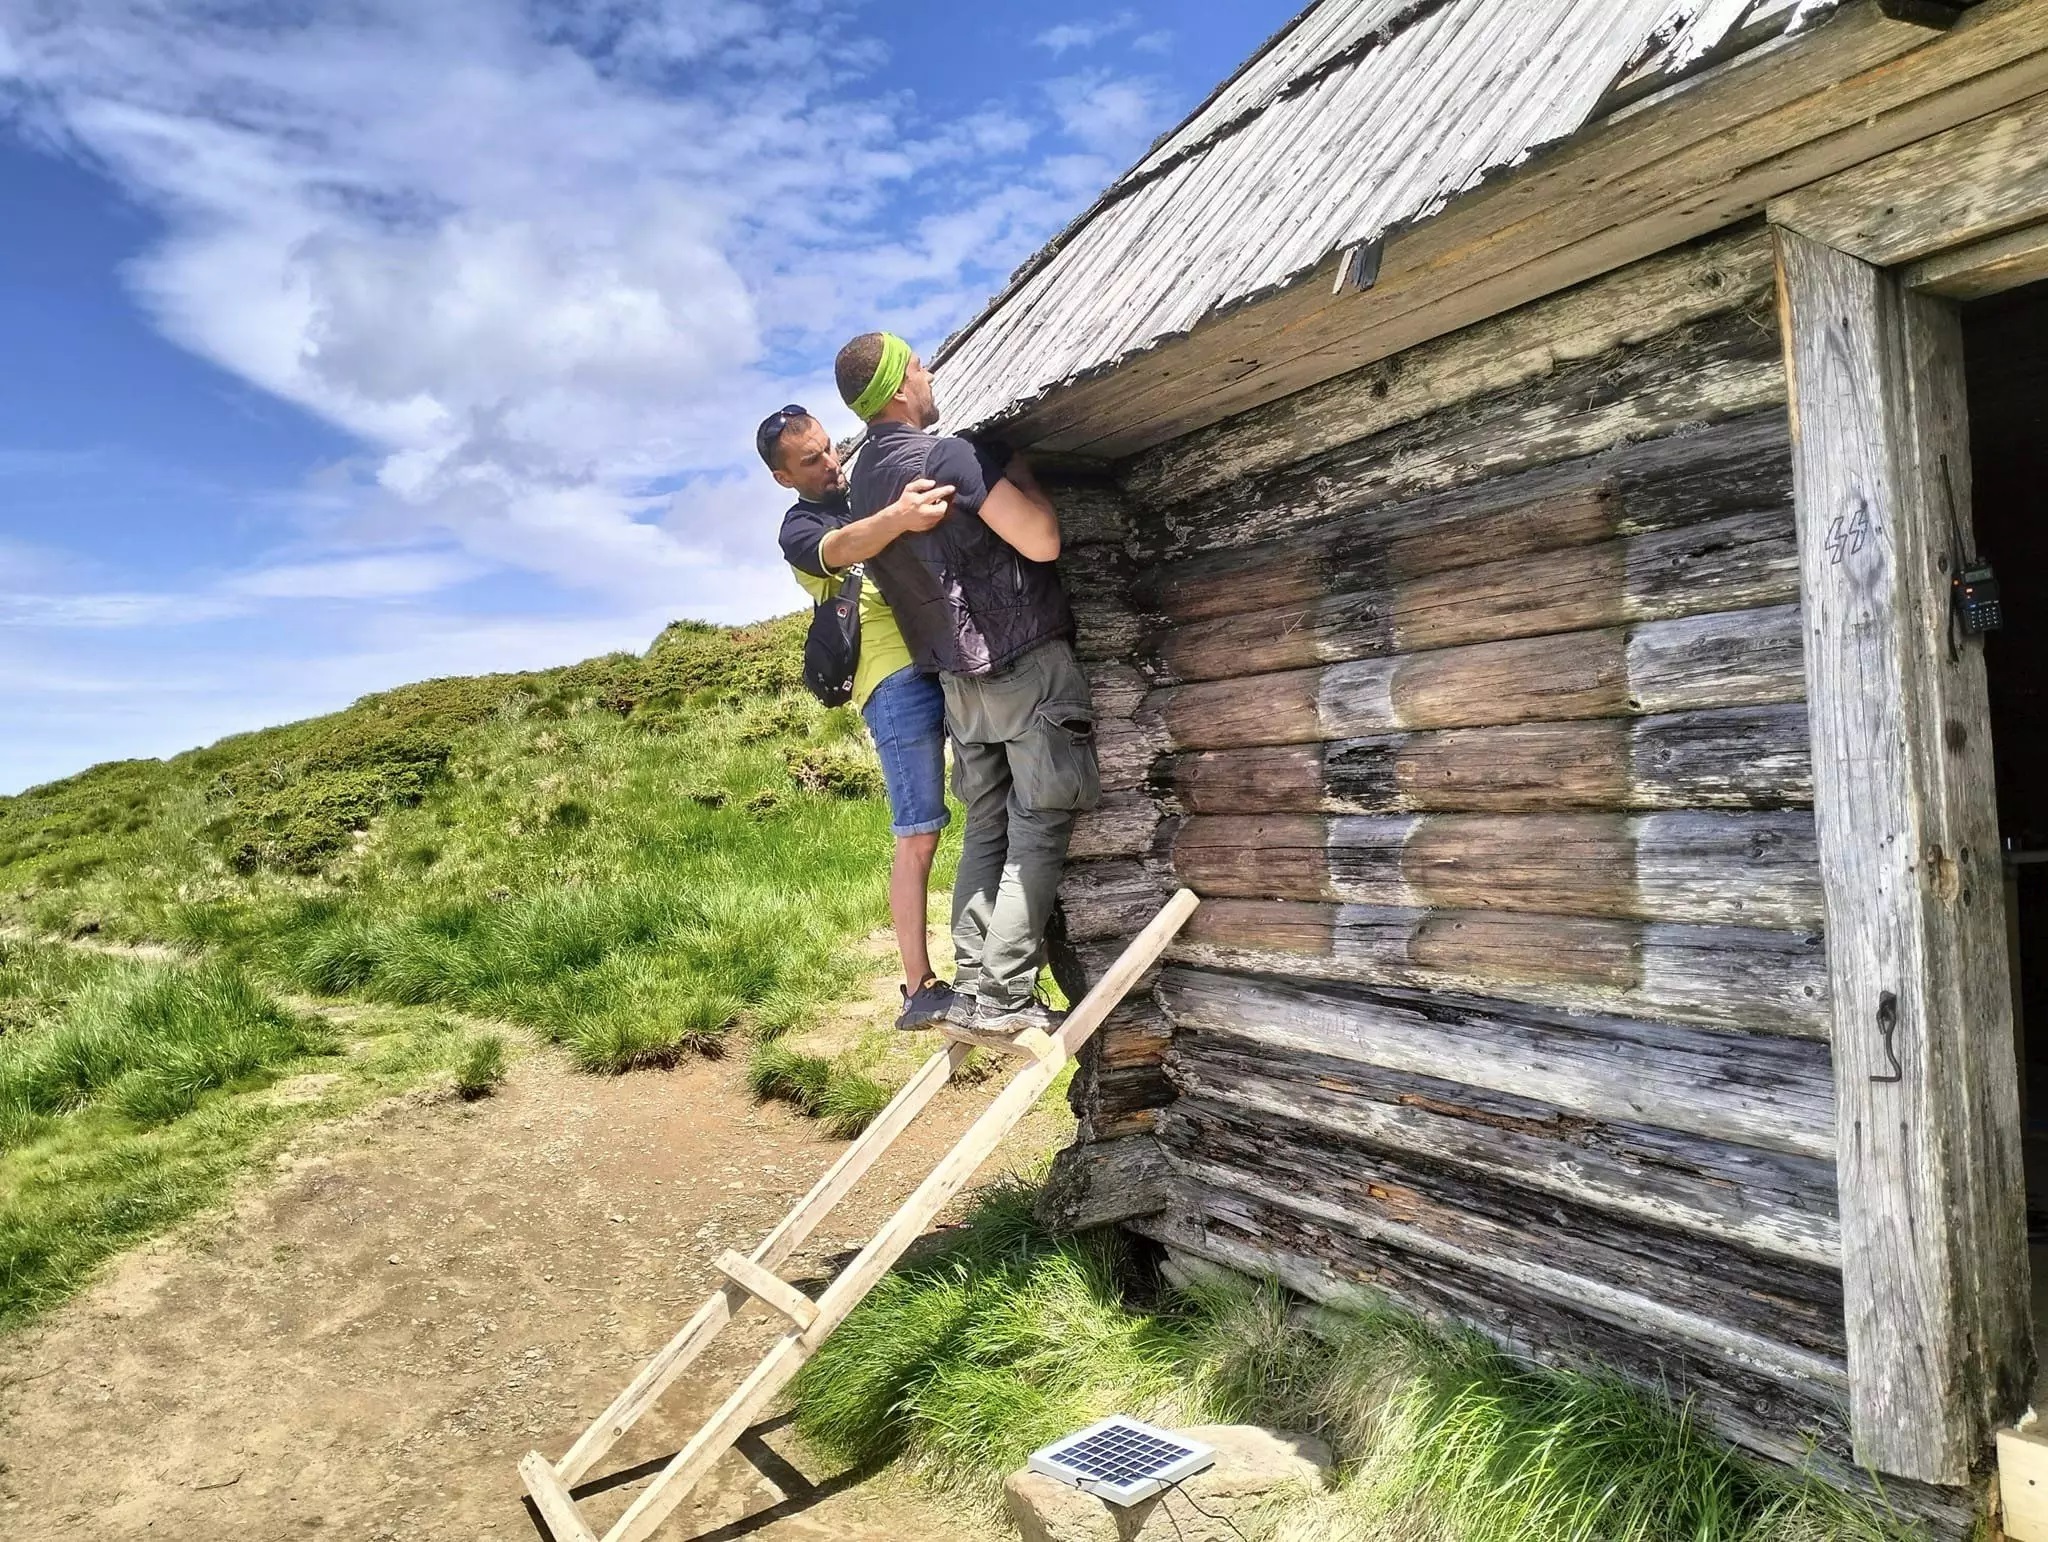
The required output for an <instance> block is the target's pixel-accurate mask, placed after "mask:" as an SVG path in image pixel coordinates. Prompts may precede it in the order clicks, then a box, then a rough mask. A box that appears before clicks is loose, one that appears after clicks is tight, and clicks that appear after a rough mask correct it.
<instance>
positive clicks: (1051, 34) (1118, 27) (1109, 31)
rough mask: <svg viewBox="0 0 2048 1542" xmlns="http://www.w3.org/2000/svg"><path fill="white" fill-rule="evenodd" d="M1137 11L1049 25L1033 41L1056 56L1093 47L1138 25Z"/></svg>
mask: <svg viewBox="0 0 2048 1542" xmlns="http://www.w3.org/2000/svg"><path fill="white" fill-rule="evenodd" d="M1137 24H1138V17H1137V13H1136V12H1135V11H1118V12H1116V13H1115V14H1114V15H1111V16H1105V17H1102V18H1100V19H1098V20H1095V21H1069V22H1062V23H1060V24H1059V25H1058V26H1056V27H1048V28H1046V29H1045V31H1043V32H1041V33H1039V34H1038V36H1037V37H1035V38H1033V39H1032V40H1031V41H1032V42H1033V43H1035V44H1037V45H1038V46H1039V47H1040V48H1044V49H1047V50H1049V51H1050V52H1051V53H1052V54H1053V56H1054V57H1055V58H1057V57H1058V56H1059V55H1061V54H1063V53H1066V52H1067V51H1068V50H1069V49H1074V48H1093V47H1094V46H1095V45H1096V44H1097V43H1101V42H1105V41H1107V40H1108V39H1110V38H1113V37H1115V36H1116V35H1117V34H1118V33H1120V32H1128V31H1130V30H1131V29H1132V28H1133V27H1135V26H1137Z"/></svg>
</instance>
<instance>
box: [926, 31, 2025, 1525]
mask: <svg viewBox="0 0 2048 1542" xmlns="http://www.w3.org/2000/svg"><path fill="white" fill-rule="evenodd" d="M2044 279H2048V0H1983V3H1979V4H1969V5H1964V4H1943V3H1939V0H1850V3H1829V0H1801V3H1797V4H1793V3H1789V0H1420V3H1415V0H1322V3H1320V4H1317V5H1314V6H1312V7H1311V8H1310V9H1309V10H1308V11H1306V12H1304V13H1303V14H1302V15H1301V16H1300V17H1298V18H1297V19H1296V20H1295V22H1294V23H1292V24H1291V25H1290V26H1289V27H1288V28H1287V29H1286V30H1284V31H1283V32H1282V33H1281V34H1280V35H1279V36H1278V37H1276V38H1275V39H1274V40H1273V41H1272V42H1271V43H1269V44H1268V45H1267V47H1266V48H1265V49H1264V50H1262V51H1261V52H1260V53H1259V54H1258V55H1257V56H1255V57H1254V58H1253V59H1252V60H1251V61H1250V62H1249V63H1248V64H1247V65H1245V66H1244V68H1243V69H1241V70H1240V72H1239V73H1238V74H1237V75H1236V76H1234V77H1233V78H1232V79H1231V80H1230V81H1228V82H1227V83H1226V84H1225V85H1224V86H1222V87H1220V88H1219V90H1218V91H1217V93H1216V94H1215V95H1214V96H1213V97H1212V98H1211V99H1210V100H1209V101H1208V102H1207V103H1205V104H1204V105H1203V106H1202V107H1201V108H1200V109H1199V110H1198V111H1197V112H1196V113H1195V114H1194V115H1193V116H1192V117H1191V118H1190V119H1189V120H1188V121H1187V122H1186V123H1184V124H1183V125H1182V126H1181V127H1180V128H1178V129H1177V130H1175V131H1174V132H1173V133H1171V134H1169V135H1168V136H1166V137H1165V138H1164V139H1162V140H1161V141H1160V142H1159V143H1158V144H1157V145H1155V146H1154V147H1153V149H1152V150H1151V151H1150V153H1149V154H1148V155H1147V156H1146V157H1145V158H1144V160H1143V161H1142V162H1141V163H1140V164H1139V165H1138V166H1137V167H1136V168H1134V169H1133V170H1132V171H1131V172H1130V173H1129V174H1127V175H1126V176H1125V177H1123V178H1122V179H1120V180H1119V181H1118V182H1117V183H1116V184H1115V185H1114V186H1112V187H1111V188H1110V189H1109V190H1108V191H1107V192H1106V193H1105V194H1104V195H1103V196H1102V198H1101V199H1100V200H1099V201H1098V202H1097V203H1096V204H1095V205H1094V207H1092V208H1091V209H1090V210H1088V211H1087V212H1086V213H1085V214H1084V215H1083V216H1082V217H1081V218H1080V219H1078V220H1077V221H1076V222H1075V223H1074V225H1073V226H1072V227H1070V228H1069V229H1068V230H1067V231H1066V232H1065V233H1063V234H1062V235H1061V236H1060V237H1059V238H1058V239H1057V240H1056V241H1055V242H1053V243H1052V244H1051V245H1050V246H1048V247H1047V248H1046V250H1045V251H1044V252H1042V253H1040V254H1039V255H1038V256H1037V257H1036V258H1034V259H1033V260H1032V262H1031V263H1029V264H1027V265H1026V267H1025V268H1024V269H1022V270H1020V272H1019V273H1018V275H1017V276H1016V278H1015V279H1014V280H1013V281H1012V283H1011V284H1010V286H1009V288H1008V289H1007V290H1006V291H1005V292H1004V293H1003V294H1001V295H1000V296H998V297H997V298H996V299H995V300H994V301H992V302H991V304H990V306H989V307H988V309H987V310H986V311H985V312H984V313H983V314H982V315H981V316H980V317H979V318H978V319H977V320H976V321H975V322H974V323H972V324H971V325H970V326H969V327H968V328H966V329H965V330H964V331H963V332H961V333H960V334H959V335H957V336H956V337H954V338H953V339H951V340H950V341H949V342H948V343H947V345H946V346H945V348H944V349H943V350H942V351H941V353H940V355H939V359H940V365H939V370H938V382H939V395H940V403H941V407H942V409H943V410H945V411H946V413H947V417H948V421H949V423H950V424H952V425H954V426H956V427H973V428H979V429H981V430H985V431H987V432H990V433H993V434H996V435H998V436H1000V437H1002V438H1003V439H1005V440H1007V441H1008V442H1011V443H1014V444H1016V445H1018V446H1020V447H1023V448H1026V449H1028V450H1030V451H1032V452H1034V453H1035V454H1036V456H1037V457H1038V459H1039V462H1040V464H1041V467H1042V468H1050V469H1051V470H1053V471H1055V472H1056V473H1057V475H1056V479H1055V482H1056V490H1057V495H1058V497H1059V499H1060V501H1061V504H1062V508H1063V512H1064V516H1065V522H1066V528H1067V550H1066V553H1065V555H1064V557H1063V558H1062V564H1063V567H1064V570H1065V572H1066V575H1067V579H1068V582H1069V585H1070V587H1071V589H1072V591H1073V593H1074V595H1075V597H1076V604H1077V610H1078V613H1079V616H1080V648H1081V651H1082V654H1083V657H1084V658H1085V659H1086V660H1087V661H1088V663H1089V666H1090V668H1091V671H1092V674H1093V679H1094V684H1095V701H1096V708H1097V711H1098V713H1099V728H1098V734H1099V744H1100V748H1101V757H1102V763H1103V769H1104V782H1105V788H1106V795H1105V798H1104V802H1103V806H1102V808H1101V809H1100V811H1099V812H1097V813H1096V814H1094V815H1092V816H1091V817H1090V818H1089V819H1088V820H1087V821H1086V822H1085V824H1084V826H1083V828H1082V829H1081V831H1080V833H1079V834H1078V835H1077V837H1076V840H1075V844H1074V849H1073V861H1072V865H1071V869H1070V873H1069V876H1068V879H1067V883H1066V886H1065V889H1064V892H1063V899H1062V917H1061V922H1060V926H1061V931H1060V934H1059V936H1058V938H1057V947H1056V958H1055V963H1056V968H1057V969H1058V971H1059V973H1060V974H1061V976H1062V978H1063V980H1064V981H1065V983H1066V984H1067V985H1068V988H1069V989H1070V990H1078V989H1079V988H1080V987H1081V986H1082V985H1083V984H1085V983H1086V981H1087V980H1088V979H1089V978H1090V977H1091V976H1092V975H1094V974H1095V973H1096V972H1098V971H1099V970H1100V969H1101V968H1102V967H1103V966H1104V964H1105V962H1106V961H1107V960H1108V959H1110V958H1112V957H1114V955H1115V954H1116V952H1117V951H1118V949H1119V948H1120V947H1121V945H1122V944H1123V942H1124V941H1125V940H1126V939H1127V938H1128V937H1129V936H1130V935H1131V934H1132V933H1134V932H1135V931H1136V929H1137V928H1138V927H1139V926H1140V925H1141V924H1142V923H1143V921H1144V920H1145V919H1146V918H1147V917H1148V916H1149V915H1150V914H1151V913H1152V912H1153V911H1154V910H1155V909H1156V908H1157V907H1158V905H1159V904H1160V903H1161V902H1162V901H1163V899H1164V898H1165V896H1166V895H1167V894H1168V893H1169V892H1170V891H1171V890H1172V888H1173V887H1175V886H1176V885H1186V886H1188V887H1191V888H1193V889H1194V890H1196V891H1197V892H1198V893H1199V894H1200V895H1202V896H1203V899H1204V901H1205V903H1204V904H1203V906H1202V908H1201V910H1200V911H1199V912H1198V913H1197V915H1196V916H1195V918H1194V921H1193V923H1192V924H1191V926H1190V927H1189V929H1188V931H1187V932H1186V933H1185V935H1184V937H1183V938H1182V940H1181V941H1180V942H1179V944H1178V945H1177V946H1176V947H1175V948H1174V949H1173V950H1172V951H1171V953H1170V954H1169V955H1168V958H1167V960H1166V962H1165V964H1164V966H1163V967H1162V968H1160V969H1159V970H1158V971H1157V972H1156V973H1155V975H1154V976H1153V977H1152V978H1151V979H1150V980H1149V981H1148V984H1147V987H1146V988H1145V989H1143V990H1142V991H1140V992H1138V993H1137V994H1135V995H1134V997H1133V998H1132V1000H1131V1001H1130V1002H1129V1003H1127V1005H1126V1006H1125V1007H1124V1008H1123V1009H1121V1010H1120V1011H1119V1013H1118V1014H1117V1016H1116V1018H1115V1019H1114V1021H1113V1022H1112V1024H1111V1025H1110V1027H1109V1028H1108V1029H1107V1030H1106V1031H1105V1032H1104V1033H1103V1034H1102V1035H1101V1037H1100V1038H1099V1040H1098V1041H1097V1042H1096V1044H1095V1045H1094V1046H1093V1048H1092V1049H1091V1051H1090V1053H1089V1056H1088V1058H1087V1060H1086V1062H1085V1063H1084V1066H1083V1068H1082V1071H1081V1074H1080V1075H1079V1076H1078V1077H1077V1080H1076V1082H1075V1094H1074V1096H1075V1104H1076V1108H1077V1111H1078V1112H1079V1114H1080V1134H1079V1143H1078V1144H1077V1145H1076V1146H1075V1147H1074V1148H1073V1149H1072V1150H1070V1151H1069V1152H1067V1153H1065V1154H1064V1155H1063V1157H1062V1158H1061V1160H1060V1163H1059V1166H1058V1169H1057V1174H1056V1181H1055V1185H1054V1189H1053V1191H1052V1193H1051V1194H1050V1196H1049V1203H1050V1204H1051V1205H1052V1206H1053V1208H1054V1209H1055V1210H1056V1211H1057V1212H1058V1213H1059V1214H1061V1215H1063V1216H1064V1217H1065V1218H1066V1219H1068V1220H1069V1221H1072V1222H1075V1223H1077V1224H1101V1223H1106V1222H1111V1221H1114V1222H1117V1223H1120V1224H1123V1225H1125V1226H1128V1227H1130V1228H1132V1229H1134V1230H1135V1231H1137V1232H1140V1233H1142V1234H1144V1235H1145V1236H1147V1237H1150V1238H1153V1239H1156V1240H1157V1241H1158V1242H1159V1243H1162V1244H1164V1246H1165V1247H1166V1248H1168V1249H1170V1250H1171V1251H1172V1252H1173V1253H1174V1254H1176V1255H1179V1256H1180V1257H1182V1258H1183V1259H1199V1260H1207V1261H1209V1262H1211V1263H1214V1264H1222V1265H1226V1266H1230V1267H1233V1268H1237V1269H1240V1270H1245V1271H1251V1272H1258V1273H1265V1274H1270V1275H1276V1276H1277V1277H1279V1278H1280V1279H1281V1280H1283V1281H1285V1282H1286V1283H1287V1284H1289V1285H1291V1286H1293V1287H1295V1288H1296V1289H1298V1290H1300V1291H1302V1292H1304V1293H1305V1294H1306V1295H1308V1296H1310V1297H1314V1298H1318V1299H1321V1300H1325V1301H1333V1302H1341V1301H1344V1300H1346V1299H1352V1298H1355V1297H1356V1296H1357V1295H1358V1293H1360V1292H1366V1293H1384V1294H1385V1295H1389V1296H1391V1297H1393V1298H1395V1299H1396V1300H1398V1301H1400V1302H1402V1303H1404V1304H1406V1305H1407V1306H1409V1307H1411V1308H1413V1309H1415V1310H1416V1311H1418V1312H1420V1313H1422V1314H1423V1315H1425V1316H1427V1317H1429V1318H1431V1319H1434V1320H1437V1321H1442V1322H1453V1323H1459V1324H1466V1325H1471V1326H1475V1327H1477V1328H1478V1329H1480V1330H1482V1331H1484V1332H1485V1333H1487V1334H1490V1335H1491V1336H1493V1337H1494V1338H1495V1339H1497V1340H1498V1341H1499V1342H1501V1343H1502V1344H1504V1345H1506V1346H1508V1347H1509V1348H1510V1349H1511V1350H1513V1351H1514V1352H1515V1353H1517V1354H1520V1355H1524V1356H1527V1357H1529V1358H1531V1359H1533V1360H1536V1361H1540V1362H1547V1363H1559V1364H1588V1363H1590V1364H1597V1365H1601V1366H1605V1367H1608V1368H1611V1369H1614V1370H1617V1371H1620V1372H1622V1373H1623V1374H1626V1375H1629V1376H1632V1377H1635V1378H1638V1379H1640V1380H1642V1381H1644V1382H1646V1383H1650V1384H1654V1385H1657V1386H1660V1387H1665V1388H1669V1389H1672V1390H1674V1391H1675V1392H1677V1393H1679V1394H1680V1395H1682V1396H1685V1397H1687V1398H1690V1399H1692V1400H1693V1401H1694V1403H1695V1405H1696V1407H1697V1408H1698V1409H1699V1410H1700V1412H1701V1413H1702V1414H1703V1415H1704V1416H1705V1417H1707V1418H1709V1419H1711V1421H1712V1422H1713V1423H1714V1424H1715V1425H1716V1426H1718V1427H1719V1428H1720V1429H1721V1430H1722V1431H1724V1432H1725V1433H1726V1434H1727V1435H1729V1436H1730V1437H1732V1438H1733V1439H1735V1440H1736V1441H1738V1442H1740V1443H1742V1444H1744V1445H1746V1446H1748V1447H1750V1448H1752V1449H1754V1450H1756V1451H1758V1452H1762V1453H1765V1454H1767V1455H1769V1456H1772V1457H1775V1458H1780V1459H1783V1460H1787V1461H1799V1460H1809V1459H1810V1460H1813V1461H1816V1462H1817V1463H1819V1464H1820V1465H1821V1466H1822V1467H1823V1468H1824V1469H1827V1470H1829V1471H1833V1472H1836V1473H1838V1474H1839V1473H1848V1472H1852V1471H1854V1470H1856V1469H1863V1470H1868V1471H1874V1472H1876V1473H1878V1474H1881V1475H1884V1476H1885V1477H1886V1479H1887V1483H1888V1487H1889V1491H1890V1492H1891V1493H1892V1494H1893V1495H1894V1497H1895V1498H1896V1497H1897V1496H1899V1495H1901V1494H1908V1495H1913V1496H1916V1502H1919V1503H1922V1504H1923V1507H1926V1508H1929V1509H1931V1510H1934V1511H1940V1510H1941V1509H1942V1507H1943V1505H1944V1504H1948V1506H1949V1511H1950V1513H1956V1512H1958V1511H1959V1510H1967V1508H1968V1507H1969V1506H1970V1505H1971V1504H1972V1503H1974V1502H1975V1500H1976V1499H1977V1498H1978V1497H1981V1491H1980V1489H1979V1488H1978V1487H1976V1486H1975V1485H1977V1484H1978V1480H1980V1479H1981V1478H1982V1477H1983V1475H1984V1474H1985V1472H1986V1470H1987V1461H1988V1458H1989V1452H1990V1436H1991V1434H1992V1432H1993V1430H1994V1429H1995V1428H1996V1427H1998V1426H2000V1425H2002V1424H2004V1423H2006V1422H2008V1421H2010V1420H2012V1419H2013V1418H2014V1417H2015V1416H2016V1415H2018V1414H2019V1413H2020V1412H2021V1410H2022V1408H2023V1407H2024V1406H2025V1405H2026V1402H2027V1400H2028V1396H2029V1392H2030V1378H2031V1377H2032V1375H2033V1372H2034V1366H2035V1351H2034V1327H2033V1322H2032V1317H2031V1312H2030V1282H2029V1257H2028V1223H2027V1212H2026V1173H2025V1168H2026V1166H2027V1163H2026V1162H2025V1161H2024V1160H2023V1156H2024V1153H2025V1151H2027V1150H2029V1149H2031V1148H2028V1147H2027V1146H2026V1143H2025V1142H2024V1140H2023V1133H2024V1132H2023V1125H2022V1118H2021V1109H2022V1103H2023V1099H2022V1096H2021V1092H2022V1080H2023V1076H2022V1072H2023V1071H2024V1070H2025V1069H2026V1067H2028V1066H2031V1065H2035V1064H2038V1063H2039V1062H2042V1061H2044V1060H2048V1027H2044V1028H2043V1029H2041V1030H2040V1031H2039V1032H2038V1033H2037V1034H2036V1035H2035V1037H2034V1038H2033V1039H2031V1040H2029V1039H2027V1038H2026V1036H2025V1035H2024V1033H2022V1034H2020V1035H2019V1036H2018V1038H2017V1039H2016V1027H2015V1024H2016V1020H2018V1021H2024V1019H2025V1017H2026V1013H2025V1011H2024V1008H2025V1006H2026V1005H2027V997H2028V996H2029V995H2030V994H2033V993H2034V992H2035V984H2034V981H2035V976H2036V974H2038V973H2040V972H2041V970H2042V966H2043V964H2044V963H2048V927H2044V925H2043V924H2042V922H2043V917H2042V913H2041V907H2042V904H2043V900H2042V899H2041V898H2040V897H2036V896H2033V895H2032V891H2031V888H2030V884H2029V881H2028V880H2029V870H2028V868H2027V866H2026V856H2027V854H2028V851H2029V850H2031V849H2032V848H2033V845H2034V844H2035V843H2041V842H2048V743H2044V742H2042V741H2043V740H2044V739H2048V735H2044V734H2043V730H2042V726H2041V724H2042V718H2041V716H2040V712H2039V708H2040V705H2041V704H2040V703H2039V702H2038V701H2036V700H2035V694H2036V693H2037V692H2038V691H2040V690H2041V689H2042V688H2043V685H2042V682H2044V681H2048V623H2044V621H2043V619H2042V618H2043V617H2048V570H2044V569H2043V567H2042V565H2041V564H2039V563H2036V562H2033V561H2031V557H2032V551H2033V547H2034V546H2035V545H2039V544H2043V543H2044V542H2048V535H2044V534H2043V533H2042V532H2043V531H2048V524H2044V523H2043V522H2042V520H2041V518H2040V516H2041V515H2042V514H2043V513H2044V512H2048V509H2044V498H2043V491H2042V490H2043V488H2044V487H2048V476H2044V475H2043V473H2048V465H2041V464H2038V463H2039V462H2041V461H2043V460H2044V459H2048V432H2044V430H2048V363H2044V360H2048V285H2044V283H2043V282H2042V281H2043V280H2044ZM1973 485H1974V486H1975V488H1976V489H1977V490H1978V492H1977V496H1976V497H1975V498H1974V499H1973V497H1972V489H1973ZM1987 493H1990V494H1992V496H1991V497H1989V498H1987V497H1986V494H1987ZM1973 504H1974V510H1973ZM1987 558H1988V559H1991V560H1994V561H1996V563H1997V564H1998V569H1997V571H1998V576H1999V578H2000V579H2001V580H2002V581H2003V584H2004V595H2005V600H2006V608H2007V610H2008V612H2009V615H2008V621H2007V626H2006V628H2005V629H2004V630H2003V631H1999V632H1993V633H1989V634H1984V633H1980V632H1978V631H1977V630H1975V629H1974V627H1973V623H1974V622H1977V621H1980V620H1982V619H1984V618H1983V617H1982V616H1981V615H1978V614H1977V613H1976V612H1974V611H1966V610H1965V609H1964V607H1963V605H1962V603H1961V601H1960V599H1959V598H1958V596H1957V595H1956V594H1955V593H1954V589H1953V582H1954V580H1956V579H1957V578H1958V577H1959V576H1960V575H1961V574H1963V573H1964V572H1966V571H1974V570H1975V569H1976V568H1977V567H1978V566H1980V565H1981V564H1982V563H1983V562H1984V561H1985V560H1986V559H1987ZM1987 661H1988V676H1987ZM2008 848H2010V850H2011V858H2010V860H2008V859H2007V850H2008ZM2042 1012H2048V1003H2044V1005H2043V1007H2042ZM2036 1017H2037V1020H2038V1021H2040V1022H2042V1023H2043V1024H2048V1016H2042V1015H2041V1014H2040V1013H2037V1014H2036ZM2016 1044H2017V1046H2018V1047H2017V1048H2016ZM2039 1101H2040V1100H2039V1099H2038V1098H2036V1099H2035V1100H2034V1103H2035V1105H2036V1106H2038V1105H2039ZM2044 1199H2048V1196H2044ZM1899 1480H1909V1481H1905V1482H1901V1481H1899Z"/></svg>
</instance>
